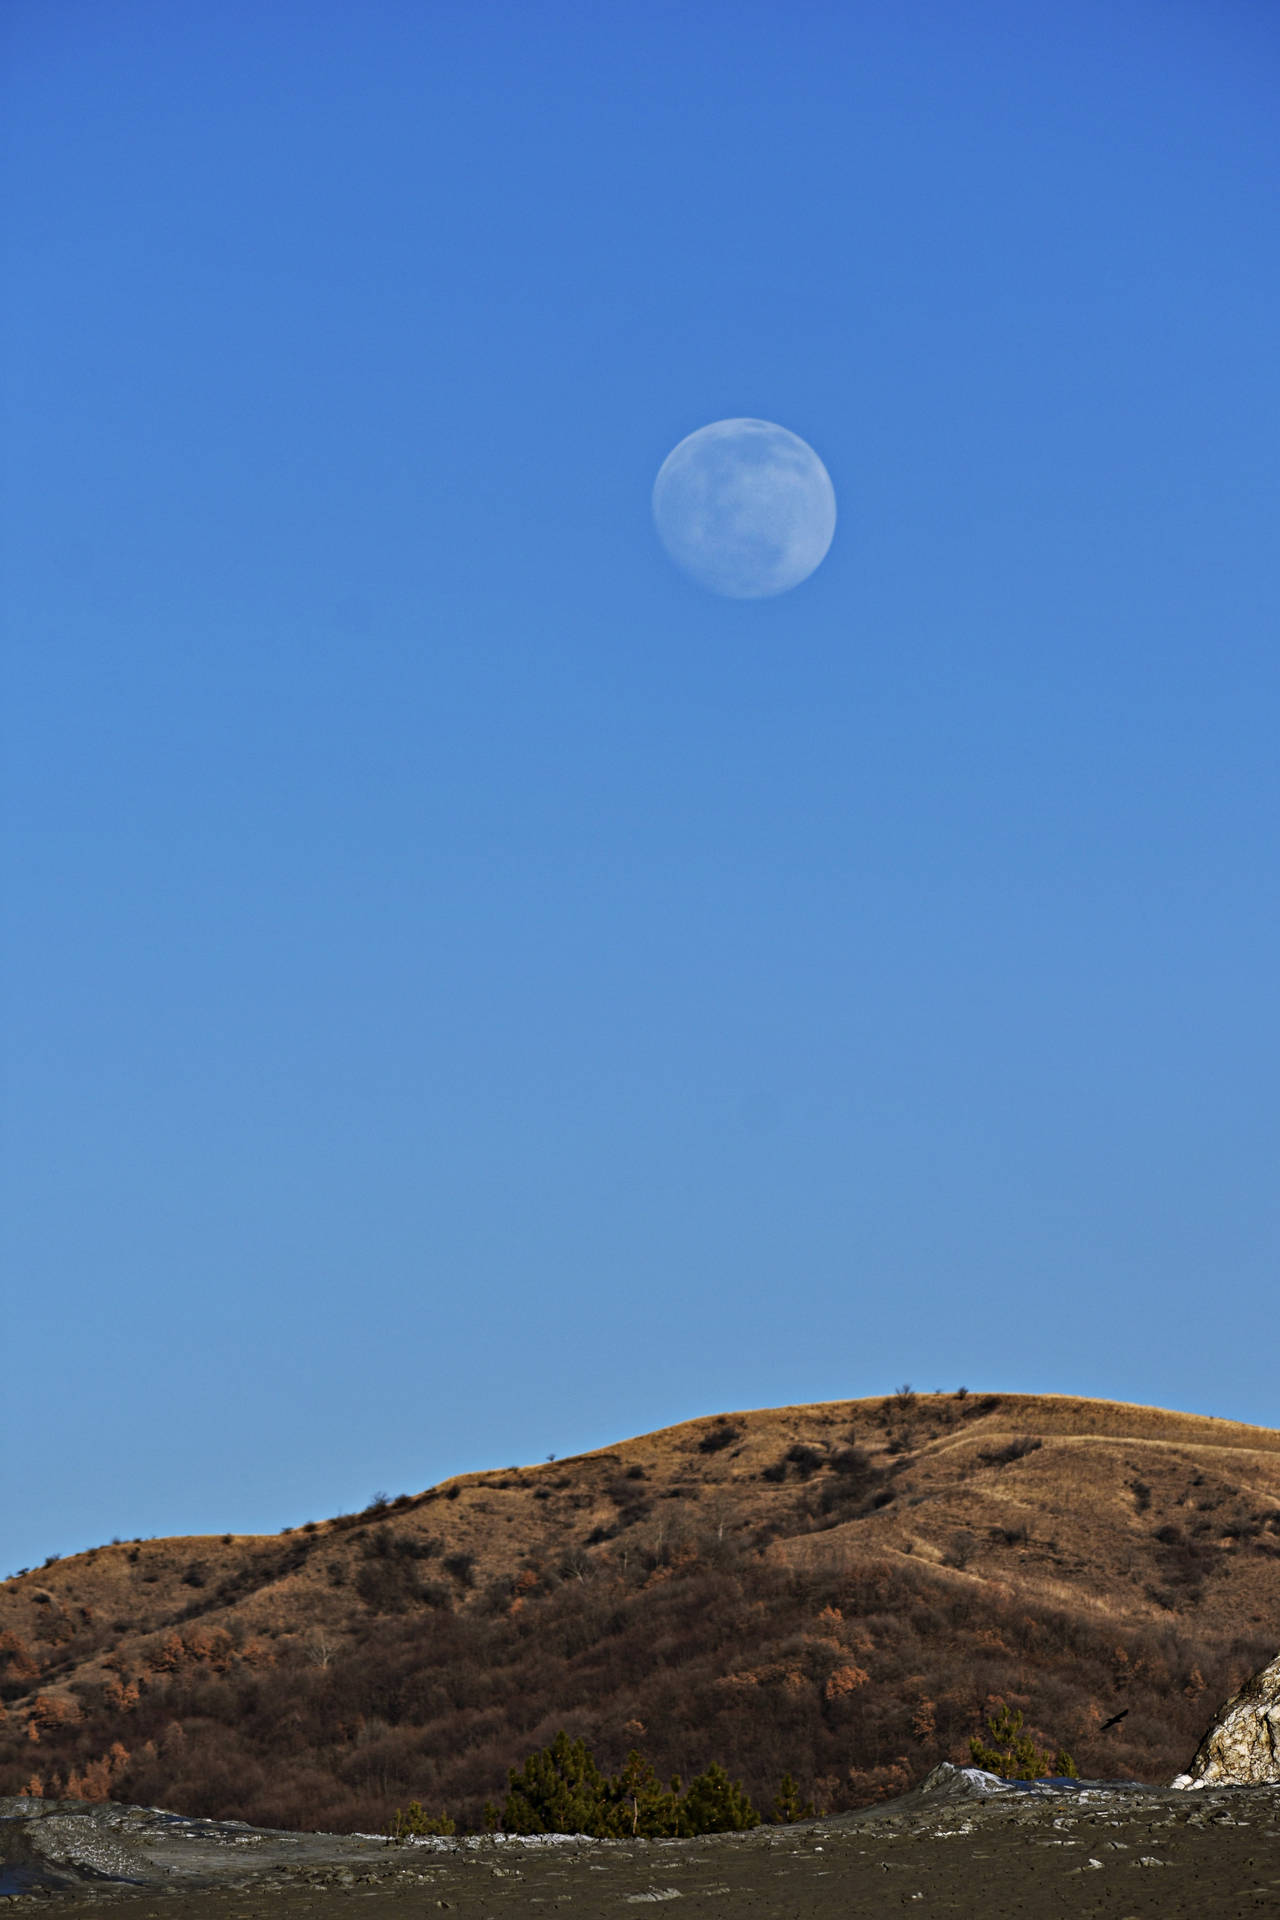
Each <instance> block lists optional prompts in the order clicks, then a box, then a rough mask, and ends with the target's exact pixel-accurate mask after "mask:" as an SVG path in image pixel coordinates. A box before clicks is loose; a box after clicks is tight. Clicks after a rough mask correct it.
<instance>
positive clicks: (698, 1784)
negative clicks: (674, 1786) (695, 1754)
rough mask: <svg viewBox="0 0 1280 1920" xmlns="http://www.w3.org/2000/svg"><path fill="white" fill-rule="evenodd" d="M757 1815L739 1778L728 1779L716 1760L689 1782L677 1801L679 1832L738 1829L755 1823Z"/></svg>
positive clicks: (717, 1831) (729, 1830)
mask: <svg viewBox="0 0 1280 1920" xmlns="http://www.w3.org/2000/svg"><path fill="white" fill-rule="evenodd" d="M759 1825H760V1815H759V1814H758V1813H757V1812H756V1810H755V1808H754V1807H753V1806H752V1804H751V1802H750V1800H748V1798H747V1796H746V1793H745V1792H744V1790H743V1787H742V1785H741V1782H740V1781H737V1780H731V1779H730V1778H729V1776H728V1774H727V1773H726V1772H725V1770H724V1768H723V1767H722V1766H720V1765H719V1764H718V1762H717V1761H714V1760H713V1761H712V1763H711V1765H710V1766H709V1767H708V1768H707V1770H706V1772H705V1773H700V1774H699V1775H698V1777H697V1779H696V1780H691V1781H690V1782H689V1791H688V1792H687V1793H686V1794H685V1796H684V1798H683V1800H682V1801H681V1802H680V1832H681V1833H682V1834H684V1835H692V1834H697V1833H741V1832H742V1831H743V1830H744V1829H745V1828H747V1827H758V1826H759Z"/></svg>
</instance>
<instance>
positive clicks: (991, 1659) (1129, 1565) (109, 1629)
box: [0, 1390, 1280, 1829]
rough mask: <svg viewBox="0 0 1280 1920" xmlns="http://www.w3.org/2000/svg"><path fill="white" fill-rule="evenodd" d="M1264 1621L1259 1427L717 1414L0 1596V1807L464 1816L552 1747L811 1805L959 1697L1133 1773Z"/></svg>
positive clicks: (895, 1400)
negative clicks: (424, 1807) (796, 1788)
mask: <svg viewBox="0 0 1280 1920" xmlns="http://www.w3.org/2000/svg"><path fill="white" fill-rule="evenodd" d="M1278 1596H1280V1433H1276V1432H1273V1431H1271V1430H1269V1429H1263V1428H1255V1427H1244V1426H1240V1425H1236V1424H1233V1423H1231V1422H1227V1421H1219V1420H1208V1419H1201V1418H1197V1417H1193V1416H1190V1415H1184V1414H1176V1413H1165V1412H1161V1411H1160V1410H1158V1409H1155V1408H1149V1407H1126V1406H1120V1405H1116V1404H1113V1403H1110V1402H1102V1401H1087V1400H1073V1399H1066V1398H1057V1397H1039V1398H1036V1397H1025V1396H1015V1395H994V1394H993V1395H985V1396H975V1395H970V1394H965V1393H963V1392H960V1393H956V1394H952V1395H915V1394H912V1393H910V1392H909V1391H906V1390H904V1391H902V1392H901V1393H898V1394H895V1395H891V1396H890V1397H889V1398H887V1399H884V1400H863V1401H853V1402H834V1403H830V1404H827V1405H820V1406H811V1407H788V1408H781V1409H776V1410H770V1411H765V1412H755V1413H744V1414H729V1415H723V1416H717V1417H715V1418H710V1419H702V1420H694V1421H689V1422H686V1423H685V1424H683V1425H681V1426H678V1427H672V1428H668V1429H665V1430H664V1431H662V1432H659V1433H655V1434H649V1435H645V1436H643V1437H642V1438H639V1439H635V1440H628V1441H625V1442H623V1443H621V1444H619V1445H618V1446H616V1447H612V1448H608V1449H605V1450H602V1451H600V1452H597V1453H591V1454H585V1455H582V1456H580V1457H578V1458H576V1459H572V1460H565V1461H555V1462H550V1463H548V1464H545V1465H540V1466H534V1467H526V1468H514V1467H513V1468H510V1469H507V1470H505V1471H497V1472H488V1473H479V1474H471V1475H465V1476H462V1477H461V1478H459V1479H456V1480H452V1481H449V1482H447V1483H446V1484H444V1485H442V1486H439V1487H433V1488H431V1489H430V1490H429V1491H427V1492H426V1493H422V1494H418V1495H415V1496H408V1495H402V1496H401V1497H400V1498H398V1499H396V1500H393V1501H388V1502H379V1503H376V1504H375V1505H373V1506H371V1507H370V1508H369V1509H368V1510H367V1511H366V1512H364V1513H361V1514H356V1515H343V1516H340V1517H339V1518H337V1519H333V1520H328V1521H323V1522H319V1523H310V1524H308V1525H307V1526H306V1527H303V1528H300V1529H298V1530H296V1531H292V1532H287V1533H285V1534H283V1535H280V1536H276V1537H272V1538H245V1537H242V1536H231V1535H225V1536H223V1537H221V1538H216V1537H215V1538H191V1539H170V1540H155V1541H145V1542H144V1541H134V1542H122V1543H114V1542H113V1543H112V1544H111V1545H110V1546H104V1547H99V1548H95V1549H94V1550H92V1551H91V1552H88V1553H84V1554H78V1555H76V1556H74V1557H72V1558H68V1559H65V1560H59V1561H56V1562H53V1563H50V1564H47V1565H46V1566H44V1567H42V1568H41V1569H39V1570H38V1571H37V1572H34V1573H32V1572H28V1573H25V1574H23V1575H20V1576H18V1577H16V1578H14V1579H11V1580H9V1581H7V1582H5V1583H4V1585H3V1587H0V1700H2V1701H3V1703H4V1718H3V1720H0V1793H18V1792H31V1793H46V1794H66V1795H71V1796H80V1797H84V1798H88V1799H95V1798H105V1797H110V1798H113V1799H124V1800H132V1801H139V1802H145V1803H149V1804H159V1805H164V1806H168V1807H172V1808H175V1809H177V1810H180V1811H183V1812H189V1813H203V1814H221V1815H228V1816H234V1817H239V1818H244V1819H249V1820H252V1821H255V1822H258V1823H262V1824H268V1825H283V1826H312V1827H315V1826H323V1827H329V1828H333V1829H345V1828H352V1827H360V1828H366V1829H367V1828H377V1827H380V1826H382V1825H383V1824H384V1823H385V1820H386V1817H387V1814H388V1812H389V1811H390V1809H391V1808H392V1807H393V1806H394V1805H396V1804H397V1803H400V1804H403V1803H405V1802H406V1801H407V1800H409V1799H410V1798H416V1799H419V1800H422V1801H424V1802H426V1803H428V1804H430V1805H432V1806H435V1807H441V1806H445V1807H448V1808H449V1809H450V1810H451V1811H452V1812H453V1813H454V1814H455V1815H457V1816H458V1817H459V1818H460V1820H462V1821H464V1822H467V1823H472V1824H478V1823H479V1822H480V1819H481V1814H482V1806H483V1803H484V1801H485V1800H486V1799H489V1798H501V1795H502V1791H503V1789H504V1786H505V1780H506V1770H507V1768H508V1766H510V1765H512V1764H514V1763H516V1762H517V1761H519V1760H520V1759H522V1758H523V1756H524V1755H525V1754H526V1753H527V1752H528V1751H529V1749H530V1748H531V1747H533V1746H535V1745H540V1744H542V1743H544V1742H545V1741H546V1740H548V1739H549V1738H550V1737H551V1735H552V1734H553V1733H554V1732H555V1731H556V1729H557V1728H559V1727H561V1726H564V1727H565V1728H567V1729H568V1730H569V1731H570V1732H571V1733H572V1734H574V1735H582V1736H583V1737H585V1738H586V1739H587V1741H588V1743H589V1744H590V1745H591V1746H592V1747H593V1748H594V1749H595V1751H596V1753H597V1756H598V1758H599V1759H600V1761H601V1763H602V1764H603V1765H605V1766H607V1767H608V1768H610V1769H612V1768H615V1767H616V1766H617V1765H618V1764H620V1762H621V1760H622V1758H623V1756H624V1754H625V1752H626V1751H627V1749H628V1748H631V1747H640V1748H642V1749H643V1750H644V1751H645V1753H646V1754H647V1755H648V1756H649V1758H650V1759H651V1760H653V1761H654V1763H655V1764H656V1766H657V1767H658V1769H659V1771H660V1772H661V1773H663V1774H664V1776H665V1775H666V1774H668V1773H670V1772H673V1771H675V1772H679V1773H681V1774H682V1775H684V1776H685V1777H686V1778H687V1777H688V1776H689V1775H690V1774H692V1773H694V1772H697V1771H698V1770H700V1769H701V1768H702V1767H703V1766H705V1765H706V1763H707V1762H708V1761H709V1760H712V1759H714V1760H719V1761H721V1762H723V1763H724V1764H725V1765H726V1766H727V1767H728V1768H729V1769H730V1771H731V1772H732V1773H734V1774H735V1775H738V1776H740V1777H741V1778H742V1779H743V1780H744V1781H745V1782H746V1784H747V1786H748V1788H749V1789H750V1791H751V1792H752V1793H753V1795H754V1796H755V1798H756V1800H757V1803H758V1804H760V1805H762V1806H767V1804H768V1803H769V1801H770V1799H771V1797H772V1794H773V1792H774V1790H775V1788H776V1785H777V1782H778V1779H779V1777H780V1775H781V1774H782V1773H783V1772H784V1771H785V1770H789V1771H790V1772H791V1773H792V1774H794V1775H795V1776H796V1778H797V1780H798V1781H799V1782H800V1785H801V1788H802V1791H803V1792H804V1793H805V1795H806V1796H808V1795H810V1794H811V1795H813V1796H814V1797H815V1798H816V1800H817V1801H818V1803H819V1805H820V1806H823V1807H825V1808H826V1809H827V1810H830V1811H835V1810H838V1809H840V1808H843V1807H848V1806H852V1805H857V1804H860V1803H863V1802H866V1801H868V1800H872V1799H875V1798H878V1797H882V1796H884V1795H886V1794H890V1793H896V1792H899V1791H901V1790H902V1789H903V1788H905V1787H906V1786H908V1785H909V1784H911V1783H912V1782H913V1781H914V1780H916V1779H918V1778H919V1777H920V1776H921V1775H922V1774H923V1773H924V1772H925V1771H926V1770H927V1769H928V1768H929V1767H930V1766H932V1765H933V1764H934V1762H935V1761H936V1760H938V1759H943V1758H947V1759H965V1758H967V1754H968V1739H969V1736H970V1735H971V1734H972V1733H973V1732H975V1731H976V1730H977V1729H978V1727H979V1725H980V1723H981V1721H982V1718H983V1716H984V1714H985V1713H986V1711H987V1710H988V1708H989V1707H990V1705H991V1703H992V1702H993V1701H996V1700H1001V1701H1004V1702H1007V1703H1008V1704H1010V1705H1012V1706H1015V1707H1018V1708H1020V1709H1021V1710H1022V1711H1023V1712H1024V1713H1025V1716H1026V1720H1027V1723H1028V1725H1029V1726H1030V1727H1031V1728H1032V1730H1033V1731H1034V1732H1035V1733H1036V1734H1037V1736H1038V1737H1039V1738H1041V1740H1042V1741H1043V1743H1044V1744H1045V1745H1047V1746H1051V1747H1056V1746H1058V1745H1065V1746H1066V1747H1067V1748H1069V1749H1070V1750H1071V1751H1072V1752H1073V1754H1074V1755H1075V1758H1076V1761H1077V1763H1078V1764H1079V1766H1080V1768H1081V1771H1082V1772H1087V1773H1095V1774H1102V1775H1111V1776H1117V1775H1121V1774H1132V1775H1135V1776H1137V1777H1138V1778H1141V1779H1147V1780H1152V1781H1159V1780H1167V1779H1168V1778H1169V1777H1171V1776H1172V1774H1173V1773H1174V1772H1176V1771H1177V1770H1178V1769H1179V1768H1180V1767H1181V1766H1183V1765H1184V1764H1185V1762H1186V1760H1187V1758H1188V1757H1189V1755H1190V1753H1191V1751H1192V1749H1193V1748H1194V1746H1195V1744H1196V1741H1197V1740H1198V1738H1199V1736H1200V1734H1201V1732H1202V1731H1203V1728H1204V1725H1205V1722H1206V1720H1207V1718H1208V1716H1209V1714H1210V1713H1211V1711H1212V1710H1213V1708H1214V1707H1215V1706H1216V1705H1217V1704H1218V1703H1219V1701H1220V1700H1221V1699H1222V1698H1223V1697H1225V1695H1226V1694H1227V1693H1229V1692H1230V1691H1231V1690H1232V1689H1233V1688H1234V1686H1235V1685H1236V1684H1237V1683H1238V1682H1239V1680H1241V1679H1242V1678H1243V1677H1244V1675H1245V1674H1246V1672H1248V1671H1250V1670H1252V1669H1253V1668H1255V1667H1256V1666H1258V1665H1260V1664H1261V1663H1262V1661H1263V1659H1264V1658H1268V1657H1271V1656H1272V1655H1273V1654H1274V1652H1275V1649H1276V1646H1277V1644H1278V1643H1280V1599H1278ZM1122 1709H1124V1710H1127V1711H1126V1715H1125V1718H1124V1719H1123V1721H1122V1722H1121V1723H1120V1724H1119V1726H1117V1727H1115V1728H1112V1729H1111V1730H1109V1731H1108V1732H1106V1733H1103V1732H1102V1731H1101V1728H1102V1723H1103V1722H1104V1721H1106V1720H1108V1719H1110V1718H1111V1716H1112V1715H1114V1714H1116V1713H1119V1712H1120V1711H1121V1710H1122Z"/></svg>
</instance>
